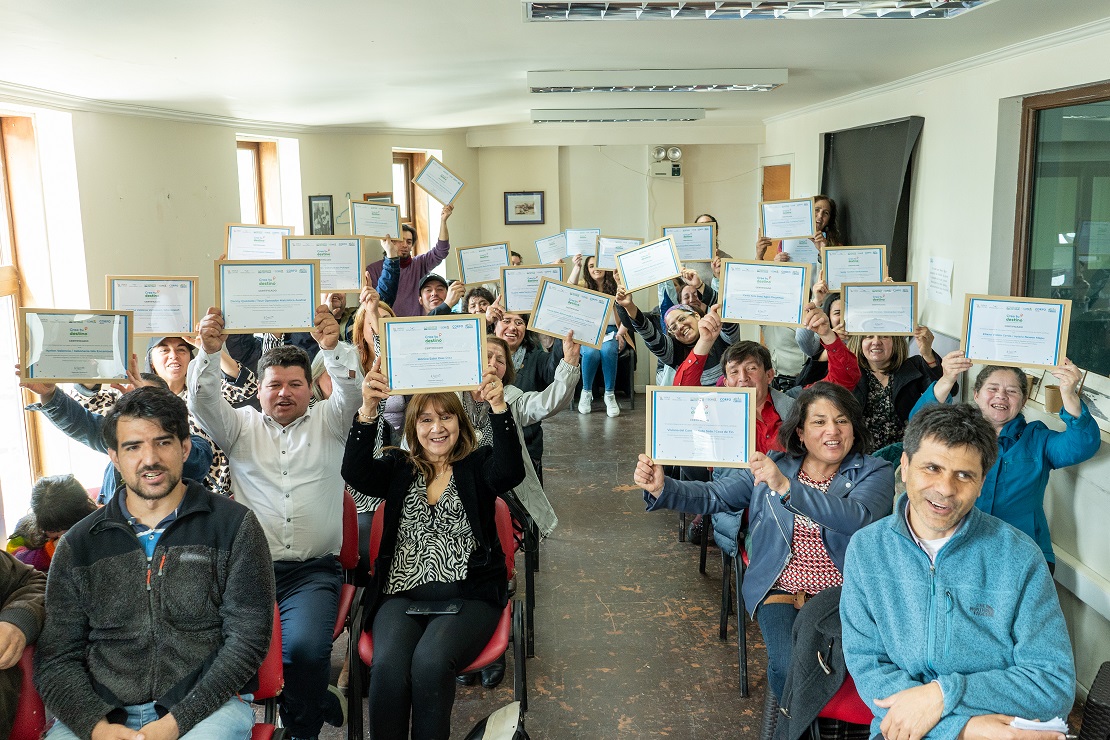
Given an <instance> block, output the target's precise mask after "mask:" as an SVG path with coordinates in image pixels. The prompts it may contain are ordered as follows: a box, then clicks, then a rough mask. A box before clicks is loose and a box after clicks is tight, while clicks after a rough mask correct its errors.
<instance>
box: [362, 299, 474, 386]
mask: <svg viewBox="0 0 1110 740" xmlns="http://www.w3.org/2000/svg"><path fill="white" fill-rule="evenodd" d="M381 341H382V374H383V375H385V377H386V379H387V380H388V381H389V392H390V394H392V395H409V394H412V393H440V392H445V391H472V390H475V389H477V388H478V387H479V386H480V385H481V384H482V373H483V371H484V370H485V368H486V317H485V316H465V315H463V316H452V317H450V318H448V317H439V316H410V317H407V318H400V319H391V318H386V319H382V320H381Z"/></svg>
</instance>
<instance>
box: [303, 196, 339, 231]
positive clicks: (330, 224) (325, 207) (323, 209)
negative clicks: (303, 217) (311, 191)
mask: <svg viewBox="0 0 1110 740" xmlns="http://www.w3.org/2000/svg"><path fill="white" fill-rule="evenodd" d="M308 223H309V233H310V234H312V235H314V236H315V235H321V234H324V235H328V234H334V233H335V221H334V220H333V219H332V203H331V196H330V195H310V196H308Z"/></svg>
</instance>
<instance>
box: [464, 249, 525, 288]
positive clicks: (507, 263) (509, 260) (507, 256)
mask: <svg viewBox="0 0 1110 740" xmlns="http://www.w3.org/2000/svg"><path fill="white" fill-rule="evenodd" d="M489 247H504V249H505V264H504V265H498V268H501V267H510V266H512V257H511V255H510V254H509V252H510V251H511V250H510V248H509V242H490V243H489V244H473V245H471V246H469V247H455V250H454V252H455V267H456V268H457V269H458V271H459V282H460V283H462V284H463V285H482V284H484V283H496V282H497V281H498V280H499V279H500V278H499V277H495V278H493V279H492V280H469V279H467V276H466V270H465V268H464V267H463V258H462V254H463V252H466V251H469V250H471V249H488V248H489ZM500 272H501V271H500V269H498V275H500Z"/></svg>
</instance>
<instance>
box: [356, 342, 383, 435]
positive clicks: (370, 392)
mask: <svg viewBox="0 0 1110 740" xmlns="http://www.w3.org/2000/svg"><path fill="white" fill-rule="evenodd" d="M381 368H382V358H381V357H380V356H379V357H375V358H374V364H373V365H371V366H370V370H369V371H367V373H366V377H365V378H363V381H362V408H360V409H359V410H358V416H359V419H362V420H364V421H373V420H374V419H376V418H378V404H380V403H381V402H382V401H384V400H385V399H387V398H389V380H388V379H387V378H386V377H385V375H383V374H382V370H381Z"/></svg>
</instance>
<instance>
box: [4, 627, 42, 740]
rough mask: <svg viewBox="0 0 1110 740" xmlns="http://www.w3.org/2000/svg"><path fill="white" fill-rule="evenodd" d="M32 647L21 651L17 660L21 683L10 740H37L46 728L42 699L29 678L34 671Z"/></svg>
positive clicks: (33, 651)
mask: <svg viewBox="0 0 1110 740" xmlns="http://www.w3.org/2000/svg"><path fill="white" fill-rule="evenodd" d="M34 655H35V648H34V646H28V647H26V648H24V649H23V655H22V656H21V657H20V658H19V669H20V670H21V671H22V672H23V683H22V684H21V685H20V687H19V704H18V705H17V706H16V709H15V721H14V723H13V724H12V734H11V738H10V740H39V738H40V737H42V731H43V730H44V729H45V727H46V709H45V708H44V707H43V705H42V697H40V696H39V693H38V692H37V691H35V682H34V681H33V680H32V678H31V676H32V673H33V671H34V666H33V663H34Z"/></svg>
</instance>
